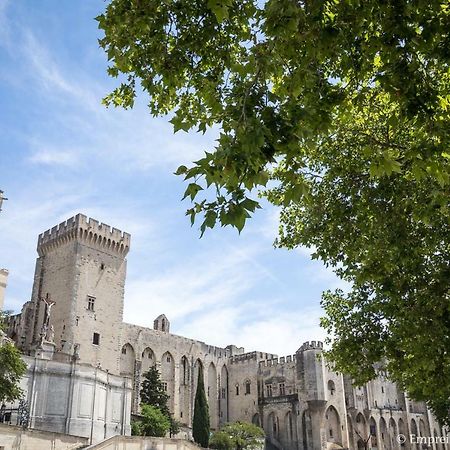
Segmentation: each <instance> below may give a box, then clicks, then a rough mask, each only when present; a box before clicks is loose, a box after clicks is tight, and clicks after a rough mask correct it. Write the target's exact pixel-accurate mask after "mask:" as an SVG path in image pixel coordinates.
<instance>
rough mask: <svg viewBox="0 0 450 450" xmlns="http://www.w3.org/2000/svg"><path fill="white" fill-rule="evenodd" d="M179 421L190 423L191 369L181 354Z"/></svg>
mask: <svg viewBox="0 0 450 450" xmlns="http://www.w3.org/2000/svg"><path fill="white" fill-rule="evenodd" d="M179 370H180V374H179V380H180V422H181V423H184V424H186V425H188V424H189V423H190V416H189V412H190V404H191V376H190V375H191V370H190V365H189V360H188V359H187V357H186V356H182V357H181V360H180V369H179Z"/></svg>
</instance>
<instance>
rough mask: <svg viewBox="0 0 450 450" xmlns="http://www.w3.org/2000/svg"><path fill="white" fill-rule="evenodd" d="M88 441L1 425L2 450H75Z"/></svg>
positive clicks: (0, 441)
mask: <svg viewBox="0 0 450 450" xmlns="http://www.w3.org/2000/svg"><path fill="white" fill-rule="evenodd" d="M88 442H89V441H88V439H87V438H83V437H78V436H68V435H65V434H60V433H51V432H48V431H39V430H24V429H23V428H20V427H15V426H12V425H3V424H0V450H50V449H51V450H75V449H77V448H81V447H83V446H86V445H87V444H88Z"/></svg>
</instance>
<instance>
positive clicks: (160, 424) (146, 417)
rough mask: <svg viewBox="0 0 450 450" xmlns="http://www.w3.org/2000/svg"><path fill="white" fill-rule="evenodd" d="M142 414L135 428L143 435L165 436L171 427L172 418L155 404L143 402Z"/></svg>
mask: <svg viewBox="0 0 450 450" xmlns="http://www.w3.org/2000/svg"><path fill="white" fill-rule="evenodd" d="M141 416H142V417H141V419H140V420H139V421H137V422H138V424H137V425H134V429H133V431H138V432H139V434H140V435H141V436H156V437H164V436H165V435H166V434H167V432H168V431H169V429H170V419H169V418H168V417H167V416H166V415H165V414H164V413H163V412H162V411H161V410H160V409H158V408H156V407H155V406H152V405H145V404H143V405H142V408H141Z"/></svg>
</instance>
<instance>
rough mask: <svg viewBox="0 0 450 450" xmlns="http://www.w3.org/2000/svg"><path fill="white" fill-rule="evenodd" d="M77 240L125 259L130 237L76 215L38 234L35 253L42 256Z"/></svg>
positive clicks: (96, 221)
mask: <svg viewBox="0 0 450 450" xmlns="http://www.w3.org/2000/svg"><path fill="white" fill-rule="evenodd" d="M77 239H78V240H81V241H83V242H85V243H86V244H87V245H89V246H91V247H96V248H99V249H100V250H102V251H107V252H111V253H116V254H119V255H121V256H123V257H125V256H126V255H127V253H128V251H129V249H130V241H131V236H130V234H128V233H125V232H122V231H120V230H118V229H117V228H112V227H110V226H109V225H106V224H104V223H100V222H99V221H98V220H95V219H91V218H88V217H87V216H85V215H84V214H77V215H76V216H75V217H71V218H70V219H68V220H66V221H65V222H62V223H60V224H59V225H57V226H55V227H53V228H52V229H50V230H47V231H45V232H44V233H42V234H40V235H39V238H38V246H37V251H38V253H39V256H43V255H45V254H46V253H48V252H49V251H51V250H52V249H54V248H56V247H59V246H60V245H63V244H65V243H67V242H69V241H72V240H77Z"/></svg>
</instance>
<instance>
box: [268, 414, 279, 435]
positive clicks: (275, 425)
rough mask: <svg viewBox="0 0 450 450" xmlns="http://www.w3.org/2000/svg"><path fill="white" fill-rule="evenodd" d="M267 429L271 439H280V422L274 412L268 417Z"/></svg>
mask: <svg viewBox="0 0 450 450" xmlns="http://www.w3.org/2000/svg"><path fill="white" fill-rule="evenodd" d="M266 429H267V430H268V434H269V437H270V438H271V439H276V440H277V441H278V440H279V439H280V422H279V420H278V416H277V415H276V414H275V412H273V411H272V412H271V413H270V414H269V415H268V416H267V427H266Z"/></svg>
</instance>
